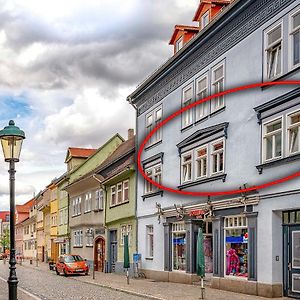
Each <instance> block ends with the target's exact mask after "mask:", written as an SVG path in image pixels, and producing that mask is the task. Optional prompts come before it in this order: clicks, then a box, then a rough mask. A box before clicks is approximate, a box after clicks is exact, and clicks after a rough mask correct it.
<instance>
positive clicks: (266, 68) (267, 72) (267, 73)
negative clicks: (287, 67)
mask: <svg viewBox="0 0 300 300" xmlns="http://www.w3.org/2000/svg"><path fill="white" fill-rule="evenodd" d="M279 26H280V27H281V38H280V39H278V40H277V41H276V42H273V43H272V44H270V45H268V36H269V34H270V33H271V32H272V31H274V30H275V29H277V28H278V27H279ZM279 42H280V45H281V64H280V69H281V72H280V73H278V74H276V75H275V76H273V77H270V71H271V70H270V69H269V64H270V61H269V60H270V58H271V57H268V52H269V51H270V49H272V48H273V47H274V46H275V45H277V44H278V43H279ZM283 50H284V49H283V22H282V20H280V21H279V22H276V23H275V24H274V25H273V26H272V27H271V28H269V29H268V30H266V31H265V32H264V78H265V80H274V79H276V78H278V77H279V76H281V75H282V73H283V57H284V56H283ZM275 66H276V67H277V59H276V63H275Z"/></svg>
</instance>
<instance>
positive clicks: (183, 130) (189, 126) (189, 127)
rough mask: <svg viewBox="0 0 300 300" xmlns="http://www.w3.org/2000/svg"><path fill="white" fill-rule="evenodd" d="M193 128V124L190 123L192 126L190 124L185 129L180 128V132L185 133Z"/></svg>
mask: <svg viewBox="0 0 300 300" xmlns="http://www.w3.org/2000/svg"><path fill="white" fill-rule="evenodd" d="M193 126H194V124H193V123H192V124H190V125H187V126H185V127H182V128H181V132H185V131H187V130H189V129H191V128H192V127H193Z"/></svg>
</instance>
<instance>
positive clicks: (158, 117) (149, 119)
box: [146, 106, 162, 146]
mask: <svg viewBox="0 0 300 300" xmlns="http://www.w3.org/2000/svg"><path fill="white" fill-rule="evenodd" d="M161 121H162V107H161V106H160V107H158V108H156V109H154V110H153V111H152V112H150V113H149V114H147V115H146V134H147V135H148V134H149V133H150V132H151V130H152V129H154V128H155V127H156V126H157V125H158V124H159V123H160V122H161ZM161 139H162V128H159V129H158V130H157V131H156V132H155V133H154V134H153V135H152V136H151V138H150V139H149V141H148V144H147V146H151V145H153V144H156V143H158V142H160V141H161Z"/></svg>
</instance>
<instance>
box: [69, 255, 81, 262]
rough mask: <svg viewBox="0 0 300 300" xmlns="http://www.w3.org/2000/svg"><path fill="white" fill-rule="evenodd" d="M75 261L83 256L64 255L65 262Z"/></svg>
mask: <svg viewBox="0 0 300 300" xmlns="http://www.w3.org/2000/svg"><path fill="white" fill-rule="evenodd" d="M76 261H83V258H82V257H81V256H80V255H69V256H66V257H65V262H66V263H73V262H76Z"/></svg>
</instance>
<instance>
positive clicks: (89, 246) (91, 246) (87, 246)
mask: <svg viewBox="0 0 300 300" xmlns="http://www.w3.org/2000/svg"><path fill="white" fill-rule="evenodd" d="M85 247H86V248H93V247H94V246H93V245H85Z"/></svg>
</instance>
